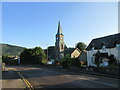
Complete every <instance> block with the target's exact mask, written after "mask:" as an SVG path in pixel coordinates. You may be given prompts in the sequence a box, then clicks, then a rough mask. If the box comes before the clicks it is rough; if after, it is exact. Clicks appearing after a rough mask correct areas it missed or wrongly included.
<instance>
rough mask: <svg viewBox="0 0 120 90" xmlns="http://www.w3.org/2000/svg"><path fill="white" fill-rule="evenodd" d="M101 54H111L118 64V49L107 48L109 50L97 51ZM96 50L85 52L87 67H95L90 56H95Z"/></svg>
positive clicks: (119, 56)
mask: <svg viewBox="0 0 120 90" xmlns="http://www.w3.org/2000/svg"><path fill="white" fill-rule="evenodd" d="M98 50H99V51H100V52H101V53H104V52H107V53H108V55H110V54H113V55H114V57H115V58H116V59H117V62H120V49H119V48H109V49H107V48H106V49H105V50H103V49H98ZM98 50H90V51H87V62H88V66H90V65H91V66H95V65H94V64H93V63H92V59H91V58H92V56H93V54H95V53H96V52H97V51H98Z"/></svg>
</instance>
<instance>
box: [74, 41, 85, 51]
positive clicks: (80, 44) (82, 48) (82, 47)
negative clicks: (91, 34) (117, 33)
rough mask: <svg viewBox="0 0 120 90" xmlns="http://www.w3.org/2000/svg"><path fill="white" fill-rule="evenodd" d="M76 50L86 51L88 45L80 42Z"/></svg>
mask: <svg viewBox="0 0 120 90" xmlns="http://www.w3.org/2000/svg"><path fill="white" fill-rule="evenodd" d="M76 48H78V49H79V50H80V51H83V50H85V49H86V44H85V43H84V42H79V43H77V45H76Z"/></svg>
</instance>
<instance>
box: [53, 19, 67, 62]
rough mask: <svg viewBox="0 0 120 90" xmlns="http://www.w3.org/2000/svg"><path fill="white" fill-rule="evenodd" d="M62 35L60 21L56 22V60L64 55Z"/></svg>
mask: <svg viewBox="0 0 120 90" xmlns="http://www.w3.org/2000/svg"><path fill="white" fill-rule="evenodd" d="M64 46H65V44H64V35H63V33H62V28H61V26H60V21H59V23H58V31H57V34H56V42H55V49H56V60H61V59H62V58H63V57H64Z"/></svg>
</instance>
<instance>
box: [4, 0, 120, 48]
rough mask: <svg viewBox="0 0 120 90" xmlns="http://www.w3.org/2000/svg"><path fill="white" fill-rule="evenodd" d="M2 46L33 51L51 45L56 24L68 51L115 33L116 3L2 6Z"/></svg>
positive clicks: (14, 4)
mask: <svg viewBox="0 0 120 90" xmlns="http://www.w3.org/2000/svg"><path fill="white" fill-rule="evenodd" d="M2 5H3V6H2V42H3V43H8V44H12V45H18V46H23V47H27V48H33V47H35V46H41V47H42V48H46V45H45V44H44V43H46V44H48V45H49V46H52V45H55V34H56V33H57V28H58V27H57V26H58V21H59V20H60V22H61V26H62V30H63V34H64V41H65V44H66V45H67V46H68V47H74V46H75V45H76V43H78V42H85V43H86V44H87V45H88V44H89V43H90V41H91V40H92V39H94V38H98V37H103V36H106V35H110V34H115V33H117V32H118V3H117V2H79V3H78V2H36V3H35V2H16V3H15V2H4V3H3V4H2Z"/></svg>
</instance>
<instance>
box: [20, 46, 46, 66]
mask: <svg viewBox="0 0 120 90" xmlns="http://www.w3.org/2000/svg"><path fill="white" fill-rule="evenodd" d="M45 59H46V55H45V53H44V51H43V49H42V48H41V47H35V48H33V49H24V50H23V52H22V53H21V55H20V61H21V64H42V61H43V60H45Z"/></svg>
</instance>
